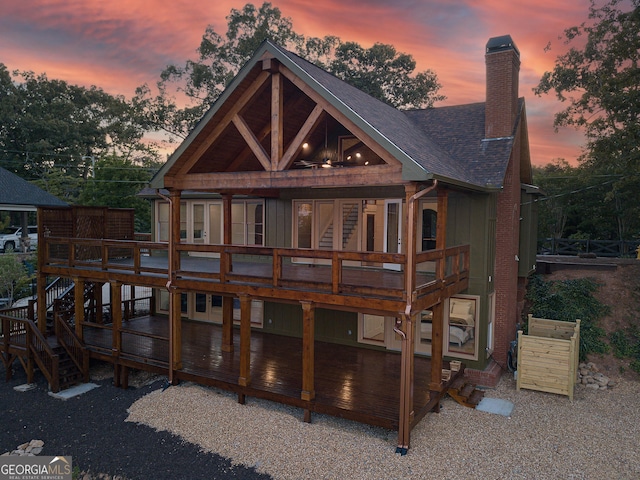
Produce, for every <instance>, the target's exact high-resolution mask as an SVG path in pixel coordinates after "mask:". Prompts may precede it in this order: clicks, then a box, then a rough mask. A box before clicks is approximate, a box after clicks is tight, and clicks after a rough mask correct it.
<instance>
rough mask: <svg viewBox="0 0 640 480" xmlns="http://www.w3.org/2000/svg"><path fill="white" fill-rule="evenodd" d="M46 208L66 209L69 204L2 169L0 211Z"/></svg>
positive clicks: (0, 176)
mask: <svg viewBox="0 0 640 480" xmlns="http://www.w3.org/2000/svg"><path fill="white" fill-rule="evenodd" d="M45 206H46V207H58V206H59V207H66V206H67V203H65V202H63V201H62V200H60V199H59V198H57V197H54V196H53V195H51V194H50V193H47V192H45V191H44V190H42V189H41V188H38V187H36V186H35V185H33V184H31V183H29V182H27V181H26V180H23V179H22V178H20V177H19V176H18V175H16V174H14V173H11V172H10V171H8V170H6V169H4V168H2V167H0V210H32V209H35V208H36V207H45Z"/></svg>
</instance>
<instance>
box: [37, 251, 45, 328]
mask: <svg viewBox="0 0 640 480" xmlns="http://www.w3.org/2000/svg"><path fill="white" fill-rule="evenodd" d="M41 245H44V242H43V243H42V244H41ZM40 248H41V249H43V250H44V246H43V247H40ZM40 248H39V249H38V250H40ZM40 255H41V254H40V252H38V258H39V257H40ZM39 265H42V263H40V264H39ZM36 288H37V298H38V299H39V301H38V303H37V305H36V309H37V317H36V318H37V319H38V330H40V333H41V334H42V335H44V336H45V337H46V335H47V274H46V273H41V272H38V283H37V286H36Z"/></svg>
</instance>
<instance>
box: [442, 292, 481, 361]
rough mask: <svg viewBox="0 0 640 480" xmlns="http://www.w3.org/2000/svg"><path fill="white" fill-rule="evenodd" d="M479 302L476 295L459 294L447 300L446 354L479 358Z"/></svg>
mask: <svg viewBox="0 0 640 480" xmlns="http://www.w3.org/2000/svg"><path fill="white" fill-rule="evenodd" d="M479 303H480V297H479V296H475V295H459V296H456V297H451V298H450V299H449V300H448V302H446V304H445V307H446V310H445V349H444V350H445V354H447V355H450V356H452V357H459V358H469V359H473V360H477V358H478V335H477V326H478V318H479Z"/></svg>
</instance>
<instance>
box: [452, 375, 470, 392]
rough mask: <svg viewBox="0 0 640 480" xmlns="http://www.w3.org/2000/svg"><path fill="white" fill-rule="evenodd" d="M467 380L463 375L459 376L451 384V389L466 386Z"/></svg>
mask: <svg viewBox="0 0 640 480" xmlns="http://www.w3.org/2000/svg"><path fill="white" fill-rule="evenodd" d="M466 383H467V382H466V381H465V379H464V378H463V377H458V378H456V379H455V380H454V381H453V383H452V384H451V387H450V388H451V389H452V390H460V389H461V388H462V387H464V386H465V384H466Z"/></svg>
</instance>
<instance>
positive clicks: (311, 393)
mask: <svg viewBox="0 0 640 480" xmlns="http://www.w3.org/2000/svg"><path fill="white" fill-rule="evenodd" d="M300 303H301V304H302V393H301V395H300V398H302V400H313V399H314V398H315V396H316V391H315V386H314V383H315V382H314V376H315V370H314V346H315V311H316V309H315V305H314V304H313V303H311V302H300Z"/></svg>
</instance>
